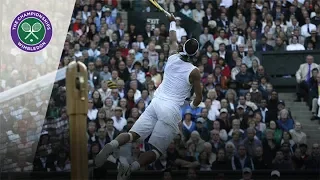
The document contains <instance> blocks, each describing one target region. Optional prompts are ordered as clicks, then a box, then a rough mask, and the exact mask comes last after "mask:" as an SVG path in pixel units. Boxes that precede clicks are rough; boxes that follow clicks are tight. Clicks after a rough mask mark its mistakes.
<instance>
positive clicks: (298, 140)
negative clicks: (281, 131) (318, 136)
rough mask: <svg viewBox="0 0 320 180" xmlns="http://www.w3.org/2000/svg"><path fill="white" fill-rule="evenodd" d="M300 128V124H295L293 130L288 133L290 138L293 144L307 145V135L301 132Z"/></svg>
mask: <svg viewBox="0 0 320 180" xmlns="http://www.w3.org/2000/svg"><path fill="white" fill-rule="evenodd" d="M301 129H302V126H301V123H300V122H295V124H294V129H291V130H290V131H289V132H290V134H291V136H292V140H293V142H295V144H297V145H299V144H307V135H306V134H305V133H304V132H302V131H301Z"/></svg>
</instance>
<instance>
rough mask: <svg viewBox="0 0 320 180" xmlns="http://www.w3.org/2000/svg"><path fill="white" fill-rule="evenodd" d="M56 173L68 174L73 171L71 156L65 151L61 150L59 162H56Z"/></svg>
mask: <svg viewBox="0 0 320 180" xmlns="http://www.w3.org/2000/svg"><path fill="white" fill-rule="evenodd" d="M54 165H55V171H57V172H68V171H70V170H71V162H70V158H69V155H68V154H67V152H65V150H63V149H62V150H61V151H59V153H58V158H57V161H55V162H54Z"/></svg>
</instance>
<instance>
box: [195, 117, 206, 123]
mask: <svg viewBox="0 0 320 180" xmlns="http://www.w3.org/2000/svg"><path fill="white" fill-rule="evenodd" d="M204 122H205V120H204V119H203V118H202V117H199V118H198V119H197V123H204Z"/></svg>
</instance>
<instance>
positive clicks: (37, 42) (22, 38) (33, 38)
mask: <svg viewBox="0 0 320 180" xmlns="http://www.w3.org/2000/svg"><path fill="white" fill-rule="evenodd" d="M51 37H52V26H51V23H50V21H49V19H48V18H47V17H46V16H45V15H44V14H42V13H41V12H38V11H33V10H29V11H25V12H22V13H20V14H19V15H18V16H17V17H16V18H15V19H14V21H13V23H12V25H11V38H12V40H13V42H14V43H15V44H16V46H17V47H18V48H20V49H21V50H23V51H26V52H37V51H40V50H42V49H43V48H45V47H46V46H47V45H48V44H49V42H50V40H51Z"/></svg>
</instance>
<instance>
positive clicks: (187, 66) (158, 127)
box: [95, 14, 202, 180]
mask: <svg viewBox="0 0 320 180" xmlns="http://www.w3.org/2000/svg"><path fill="white" fill-rule="evenodd" d="M169 20H170V29H169V33H170V35H169V36H170V40H171V50H170V52H171V55H170V56H169V58H168V62H167V63H166V66H165V70H164V77H163V81H162V83H161V84H160V86H159V87H158V88H157V90H156V92H155V95H154V98H153V99H152V101H151V103H150V105H149V106H148V107H147V108H146V110H145V111H144V112H143V113H142V114H141V116H140V118H139V119H138V120H137V121H136V122H135V124H134V125H133V127H132V128H131V130H130V131H129V133H122V134H120V135H119V136H118V137H117V138H116V139H114V140H112V141H111V142H110V143H108V144H106V145H105V146H104V148H103V149H102V150H101V151H100V152H99V154H98V155H97V156H96V158H95V164H96V166H98V167H100V166H102V165H103V164H104V162H105V161H106V159H107V157H108V156H109V155H110V154H112V153H113V151H114V150H115V149H116V148H119V147H120V146H122V145H124V144H126V143H130V142H135V141H136V140H138V139H139V138H140V139H141V140H144V139H146V138H147V137H148V136H150V134H151V136H150V139H149V144H151V145H152V147H153V149H152V150H151V151H148V152H145V153H143V154H142V155H141V156H140V157H139V160H138V161H135V162H133V163H132V164H130V165H129V164H126V163H120V166H119V173H118V180H126V179H128V178H129V176H130V174H131V172H133V171H136V170H138V169H140V167H144V166H147V165H149V164H151V163H152V162H154V161H155V160H157V159H158V158H159V157H160V156H161V155H162V154H164V153H165V152H166V150H167V148H168V146H169V144H170V143H171V142H172V140H173V139H174V137H175V136H176V135H177V134H178V133H179V128H178V123H179V122H180V121H181V119H182V117H181V113H180V109H181V106H182V105H183V104H184V102H185V99H186V98H187V97H189V96H190V91H191V88H192V87H193V88H194V90H195V94H196V97H195V99H194V101H192V102H191V103H190V106H191V107H192V108H196V107H197V106H198V105H199V104H200V103H201V100H202V91H201V87H200V72H199V70H198V68H197V67H195V66H194V65H193V64H191V63H190V62H189V60H191V58H192V57H193V56H195V55H196V54H197V52H198V49H199V43H198V41H197V40H196V39H189V40H187V41H186V42H185V43H184V45H183V52H178V43H177V36H176V20H175V17H174V16H173V14H171V16H170V17H169Z"/></svg>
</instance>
